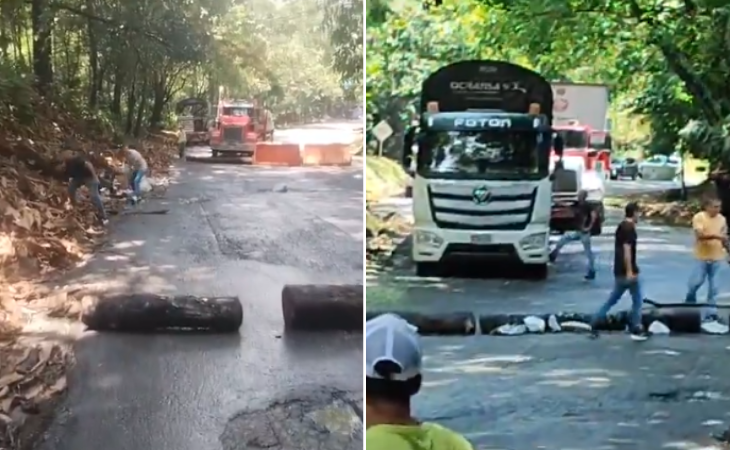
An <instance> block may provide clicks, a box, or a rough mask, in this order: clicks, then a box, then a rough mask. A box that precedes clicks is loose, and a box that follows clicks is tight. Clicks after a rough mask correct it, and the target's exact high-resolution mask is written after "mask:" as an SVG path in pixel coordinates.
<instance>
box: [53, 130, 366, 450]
mask: <svg viewBox="0 0 730 450" xmlns="http://www.w3.org/2000/svg"><path fill="white" fill-rule="evenodd" d="M320 133H322V134H325V135H326V134H327V133H328V130H324V129H321V130H320ZM176 169H177V171H178V174H177V176H176V177H175V179H174V180H173V182H172V185H171V186H170V188H169V191H168V192H167V195H166V196H165V198H164V199H151V200H149V201H147V202H146V203H145V204H144V205H143V206H142V208H151V209H154V208H157V207H161V206H165V207H169V208H170V213H169V214H167V215H164V216H159V215H158V216H127V217H123V218H121V219H120V220H118V221H116V222H113V223H112V232H111V235H112V239H111V242H110V243H109V245H108V246H107V247H106V249H105V250H103V251H102V252H100V253H99V254H98V255H97V256H96V258H95V259H94V260H92V262H91V263H90V264H89V265H88V266H87V267H85V268H84V269H82V270H81V271H79V272H78V273H76V274H74V279H73V281H74V283H79V284H83V285H86V286H93V287H97V288H103V289H104V290H106V291H127V292H129V291H147V292H156V293H171V294H173V293H177V294H193V295H195V294H198V295H209V296H210V295H238V296H239V297H240V299H241V302H242V303H243V307H244V324H243V327H242V329H241V331H240V334H237V335H233V336H207V337H206V336H170V335H168V336H159V335H158V336H122V335H112V334H99V335H97V334H93V333H86V334H85V335H84V336H83V337H82V338H81V339H80V341H79V342H78V344H77V354H76V356H77V359H78V362H77V365H76V368H75V369H74V370H73V373H72V374H71V390H70V394H69V397H68V399H67V401H66V404H65V405H64V408H63V411H62V412H61V414H59V416H58V418H57V420H56V422H55V423H54V424H53V425H52V426H51V429H50V431H49V435H48V439H47V440H46V442H45V443H44V445H42V446H41V449H42V450H51V449H54V450H98V449H100V448H103V449H106V450H130V449H150V450H153V449H154V450H165V449H170V450H201V449H225V450H228V449H231V450H233V449H242V448H247V449H256V448H272V449H276V448H286V449H297V448H302V449H304V448H306V449H311V448H321V449H333V450H339V449H355V448H362V443H361V442H362V441H361V420H360V418H359V416H361V414H362V413H361V410H362V381H361V378H360V377H361V373H362V336H360V335H354V336H339V337H337V338H333V337H332V336H331V335H330V336H316V335H309V336H299V337H296V338H289V337H287V336H282V321H281V318H280V314H281V312H280V311H281V307H280V293H281V289H282V287H283V285H284V284H285V283H359V282H362V270H363V262H362V261H363V254H362V248H363V223H362V215H363V214H362V196H363V193H362V175H361V174H362V168H361V167H351V168H336V169H326V168H321V169H317V168H311V169H304V168H286V169H265V168H254V167H241V166H224V165H196V164H193V163H179V164H178V166H177V168H176ZM283 186H286V187H287V189H286V190H285V192H284V189H283ZM272 402H274V403H276V402H279V403H278V404H277V405H275V406H273V407H272V406H271V404H272Z"/></svg>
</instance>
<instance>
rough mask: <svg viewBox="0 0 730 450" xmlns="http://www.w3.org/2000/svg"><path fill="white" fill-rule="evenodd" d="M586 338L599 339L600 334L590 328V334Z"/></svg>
mask: <svg viewBox="0 0 730 450" xmlns="http://www.w3.org/2000/svg"><path fill="white" fill-rule="evenodd" d="M588 337H589V338H591V339H598V338H599V337H601V334H600V333H599V332H598V330H596V329H595V328H592V329H591V332H590V333H588Z"/></svg>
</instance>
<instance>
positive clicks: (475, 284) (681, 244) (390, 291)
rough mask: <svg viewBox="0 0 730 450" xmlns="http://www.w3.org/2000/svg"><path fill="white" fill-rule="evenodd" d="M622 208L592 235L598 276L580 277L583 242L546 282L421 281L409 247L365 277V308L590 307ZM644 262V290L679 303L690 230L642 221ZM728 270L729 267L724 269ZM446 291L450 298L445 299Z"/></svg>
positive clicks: (403, 204) (726, 293)
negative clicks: (383, 270) (381, 271)
mask: <svg viewBox="0 0 730 450" xmlns="http://www.w3.org/2000/svg"><path fill="white" fill-rule="evenodd" d="M653 188H655V187H654V186H653V185H652V184H649V185H648V186H644V185H642V184H641V182H630V181H627V182H617V183H616V182H614V183H612V184H611V185H610V188H609V191H610V192H609V193H610V194H611V195H617V194H615V193H616V192H619V193H620V192H624V193H625V192H639V191H641V190H642V189H643V190H646V189H653ZM381 208H383V209H386V210H396V211H398V212H399V213H401V214H407V215H409V214H411V213H410V208H411V202H410V199H402V198H401V199H393V200H391V201H390V202H388V203H387V204H385V205H383V206H381ZM620 217H621V216H620V213H619V212H618V211H610V212H609V214H608V221H607V225H606V227H605V229H606V230H608V233H607V235H605V236H600V237H598V238H596V239H595V240H594V245H593V248H594V250H595V251H597V266H598V277H597V279H596V280H594V281H592V282H587V281H584V280H583V273H584V271H585V259H584V258H583V254H582V247H581V246H580V244H577V243H576V244H570V245H569V246H567V247H566V248H565V249H564V253H563V255H561V258H560V259H559V260H558V262H557V264H555V265H554V266H553V267H552V268H551V273H550V276H549V278H548V280H547V281H546V282H530V281H520V280H503V279H486V280H485V279H458V278H449V279H438V278H434V279H423V278H417V277H415V275H414V270H413V267H412V266H411V264H410V262H409V260H408V258H407V257H406V256H407V253H408V248H407V245H406V246H404V247H403V248H402V249H401V250H400V252H399V253H400V254H401V255H402V256H403V257H401V258H397V261H398V262H397V264H396V267H395V268H394V270H392V271H391V272H389V273H388V274H386V275H380V276H375V275H373V276H371V277H370V279H369V280H368V299H367V302H368V306H369V307H375V306H382V307H387V306H388V305H391V304H394V305H397V306H398V307H400V308H403V309H410V308H412V309H424V308H427V309H431V310H436V311H441V310H458V309H462V310H475V311H480V312H485V313H488V312H492V311H497V312H500V313H550V312H560V311H575V312H591V311H593V310H594V309H595V308H596V307H598V305H599V304H600V303H601V302H602V301H603V300H604V299H605V298H606V296H607V295H608V293H609V291H610V289H611V286H612V272H611V270H612V269H611V268H612V264H613V243H612V237H611V230H612V229H613V227H614V226H615V225H616V223H618V221H619V220H620ZM638 230H639V236H640V240H641V243H640V246H639V251H640V254H639V263H640V265H641V269H642V277H643V279H644V281H645V283H644V284H645V290H646V296H647V297H649V298H652V299H656V300H659V301H667V302H669V301H680V300H681V298H682V296H683V295H684V291H685V289H686V282H687V277H688V274H689V271H690V270H691V267H692V266H691V264H692V259H691V252H690V248H691V244H692V237H691V234H690V233H688V232H687V230H685V229H681V228H679V229H678V228H672V227H666V226H657V225H651V224H646V223H643V224H639V228H638ZM722 270H723V272H724V271H727V270H728V269H727V268H723V269H722ZM720 280H721V281H720V286H719V289H720V296H721V298H722V299H725V300H726V301H728V300H730V282H727V281H723V280H727V277H725V276H723V275H721V276H720ZM445 296H448V300H445V298H444V297H445Z"/></svg>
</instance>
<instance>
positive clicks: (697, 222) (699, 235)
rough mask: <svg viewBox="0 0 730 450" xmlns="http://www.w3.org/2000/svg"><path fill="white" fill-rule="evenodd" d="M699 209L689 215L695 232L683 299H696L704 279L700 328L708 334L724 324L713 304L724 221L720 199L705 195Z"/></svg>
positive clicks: (725, 328)
mask: <svg viewBox="0 0 730 450" xmlns="http://www.w3.org/2000/svg"><path fill="white" fill-rule="evenodd" d="M702 206H703V208H702V209H703V210H702V211H700V212H698V213H697V214H695V215H694V217H693V218H692V228H693V230H694V234H695V245H694V256H695V268H694V270H693V272H692V276H691V277H690V280H689V287H688V290H687V296H686V297H685V302H687V303H697V291H699V289H700V288H701V287H702V285H703V284H705V281H707V303H708V304H710V305H713V306H711V307H708V308H704V309H703V310H702V330H703V331H705V332H707V333H712V334H726V333H727V332H728V326H727V325H726V324H724V323H722V322H721V321H720V319H719V317H718V316H717V309H716V308H715V307H714V305H715V303H716V302H717V299H716V297H717V273H718V272H719V271H720V267H722V266H723V265H724V263H725V261H726V260H727V251H726V248H727V243H728V239H727V221H726V220H725V217H724V216H723V215H722V214H720V208H721V205H720V201H719V200H718V199H716V198H714V197H713V198H705V199H704V201H703V204H702Z"/></svg>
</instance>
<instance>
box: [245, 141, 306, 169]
mask: <svg viewBox="0 0 730 450" xmlns="http://www.w3.org/2000/svg"><path fill="white" fill-rule="evenodd" d="M253 163H254V164H256V165H262V166H301V165H302V155H301V153H300V151H299V144H282V143H278V142H259V143H257V144H256V151H255V153H254V155H253Z"/></svg>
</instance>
